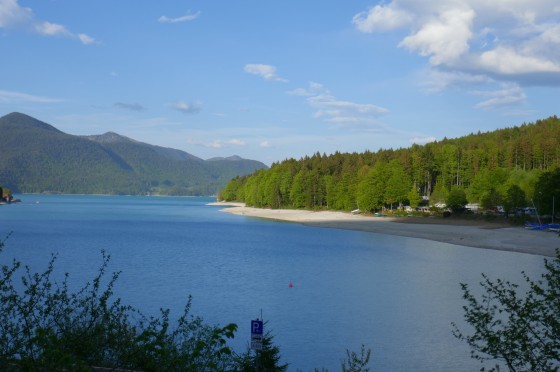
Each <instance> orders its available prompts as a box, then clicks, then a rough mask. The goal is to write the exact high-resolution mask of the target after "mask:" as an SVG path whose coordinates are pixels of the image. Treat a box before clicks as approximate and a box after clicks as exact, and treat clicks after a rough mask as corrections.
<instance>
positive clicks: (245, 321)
mask: <svg viewBox="0 0 560 372" xmlns="http://www.w3.org/2000/svg"><path fill="white" fill-rule="evenodd" d="M18 197H20V198H21V199H23V203H20V204H14V205H8V206H0V237H1V238H3V237H4V236H6V235H7V234H8V232H10V231H12V232H13V234H12V235H11V237H10V238H9V240H8V241H7V243H6V248H5V250H6V251H5V253H3V254H2V255H1V256H0V261H1V262H2V263H5V262H6V261H7V260H8V259H11V257H17V258H18V259H20V260H21V261H23V263H25V264H28V265H29V266H30V267H31V268H32V269H34V270H44V268H45V264H46V263H47V262H48V260H49V259H50V257H51V253H57V254H58V260H57V263H56V268H57V270H59V272H60V273H63V272H69V273H70V274H71V279H72V280H73V281H75V283H76V285H79V284H83V283H84V282H85V281H86V280H91V278H92V277H93V276H94V275H95V274H96V272H97V268H98V267H99V265H100V264H101V261H102V259H101V257H102V256H101V253H100V252H101V250H102V249H104V250H106V251H107V252H108V253H109V254H110V255H111V257H112V259H111V263H110V270H112V271H122V274H121V277H120V279H119V282H118V284H117V288H116V292H117V293H116V294H117V296H119V297H121V298H122V299H123V300H124V301H125V302H126V303H128V304H131V305H133V306H135V307H137V308H139V309H140V310H141V311H143V312H144V313H147V314H154V315H157V314H158V311H159V308H162V307H163V308H170V309H171V310H172V315H173V314H175V315H176V316H179V315H180V313H181V310H182V308H183V306H184V305H185V303H186V301H187V298H188V296H189V295H192V296H193V306H192V313H193V314H194V315H200V316H202V317H203V318H204V319H205V321H206V322H208V323H212V324H221V325H225V324H227V323H230V322H234V323H237V324H238V325H239V331H238V334H237V337H236V339H235V340H234V343H233V345H234V347H235V348H236V350H238V351H244V349H245V347H246V345H247V342H248V341H249V336H250V327H249V325H250V320H251V319H255V318H257V317H260V314H261V311H262V314H263V317H264V319H265V321H268V324H267V329H269V330H272V332H273V334H274V336H275V343H276V344H277V345H279V347H280V350H281V354H282V358H283V361H284V362H288V363H290V368H289V370H290V371H296V370H297V369H300V370H302V371H310V370H313V369H314V368H319V369H321V368H328V369H329V370H330V371H338V370H340V360H341V359H342V358H343V357H344V356H345V350H346V349H351V350H355V351H359V349H360V345H361V344H365V345H366V346H367V347H369V348H371V349H372V361H371V363H370V366H371V368H372V370H373V371H475V370H479V369H480V367H481V366H480V364H479V363H478V362H476V361H474V360H472V359H471V358H470V354H469V349H468V348H467V347H466V346H465V345H464V344H462V343H461V342H459V341H457V340H456V339H455V338H454V337H453V336H452V334H451V326H450V323H451V322H457V323H459V324H461V321H462V309H461V306H462V305H463V301H462V299H461V291H460V288H459V283H461V282H464V283H470V284H471V285H472V286H475V287H476V286H477V283H478V282H479V281H480V279H481V276H480V274H481V273H482V272H485V273H488V274H491V275H490V276H491V277H496V278H498V277H500V278H505V279H511V280H513V281H516V282H519V283H520V282H521V276H520V272H521V271H522V270H525V271H526V272H527V273H528V274H529V275H530V276H532V277H534V278H536V277H537V276H538V275H540V273H542V272H543V257H541V256H532V255H527V254H519V253H509V252H499V251H490V250H482V249H476V248H467V247H461V246H455V245H450V244H444V243H437V242H430V241H426V240H421V239H413V238H405V237H396V236H389V235H383V234H374V233H364V232H353V231H344V230H336V229H321V228H313V227H306V226H303V225H298V224H293V223H283V222H276V221H268V220H263V219H257V218H250V217H244V216H234V215H230V214H228V213H223V212H220V211H219V209H220V208H219V207H210V206H206V205H205V204H206V203H208V202H211V201H213V199H211V198H171V197H169V198H156V197H125V196H53V195H49V196H46V195H21V196H18ZM290 282H292V283H293V287H292V288H289V287H288V284H289V283H290Z"/></svg>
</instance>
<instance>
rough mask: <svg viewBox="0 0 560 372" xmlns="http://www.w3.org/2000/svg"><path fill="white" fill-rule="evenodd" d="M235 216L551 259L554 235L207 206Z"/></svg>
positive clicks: (470, 224)
mask: <svg viewBox="0 0 560 372" xmlns="http://www.w3.org/2000/svg"><path fill="white" fill-rule="evenodd" d="M211 205H217V206H223V207H225V208H223V209H222V211H224V212H227V213H232V214H237V215H243V216H249V217H259V218H268V219H275V220H281V221H291V222H297V223H301V224H304V225H308V226H315V227H324V228H335V229H344V230H356V231H366V232H374V233H382V234H389V235H399V236H407V237H412V238H419V239H427V240H432V241H438V242H444V243H449V244H456V245H462V246H467V247H475V248H486V249H496V250H502V251H510V252H520V253H529V254H536V255H541V256H549V257H553V256H555V251H556V249H560V237H559V236H558V234H556V233H552V232H546V231H534V230H527V229H525V228H523V227H511V226H508V225H506V224H500V223H494V222H485V221H478V220H476V221H473V220H460V219H454V218H452V219H444V218H429V217H372V216H363V215H353V214H350V213H344V212H331V211H319V212H314V211H305V210H291V209H260V208H251V207H245V206H244V205H243V204H241V203H211Z"/></svg>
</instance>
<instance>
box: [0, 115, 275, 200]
mask: <svg viewBox="0 0 560 372" xmlns="http://www.w3.org/2000/svg"><path fill="white" fill-rule="evenodd" d="M0 133H1V134H0V159H2V162H0V184H2V185H4V186H6V187H8V188H10V189H11V190H12V191H13V192H23V193H37V192H55V193H73V194H75V193H83V194H131V195H144V194H147V193H150V194H158V195H211V194H215V193H216V192H217V191H218V190H220V189H221V188H223V187H224V186H225V184H226V183H227V181H228V180H230V179H231V178H233V177H236V176H239V175H245V174H249V173H252V172H254V171H255V170H258V169H261V168H266V165H264V164H263V163H261V162H258V161H255V160H247V159H242V158H239V157H237V156H235V157H230V158H226V159H220V160H211V161H210V160H202V159H200V158H198V157H196V156H194V155H191V154H189V153H187V152H184V151H180V150H176V149H172V148H165V147H161V146H154V145H150V144H147V143H143V142H139V141H136V140H133V139H131V138H128V137H125V136H121V135H119V134H117V133H113V132H108V133H105V134H102V135H93V136H75V135H70V134H67V133H64V132H62V131H60V130H58V129H56V128H55V127H53V126H52V125H49V124H47V123H44V122H42V121H40V120H37V119H35V118H32V117H30V116H28V115H25V114H21V113H11V114H8V115H6V116H3V117H1V118H0Z"/></svg>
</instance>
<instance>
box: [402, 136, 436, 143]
mask: <svg viewBox="0 0 560 372" xmlns="http://www.w3.org/2000/svg"><path fill="white" fill-rule="evenodd" d="M435 140H436V138H435V137H433V136H425V137H413V138H410V139H409V140H408V141H409V142H410V143H411V144H414V143H415V144H417V145H425V144H427V143H430V142H435Z"/></svg>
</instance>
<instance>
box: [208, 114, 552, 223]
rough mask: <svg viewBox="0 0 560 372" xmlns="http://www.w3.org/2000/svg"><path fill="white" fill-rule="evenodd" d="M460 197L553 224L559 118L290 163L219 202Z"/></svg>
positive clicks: (369, 206) (327, 203)
mask: <svg viewBox="0 0 560 372" xmlns="http://www.w3.org/2000/svg"><path fill="white" fill-rule="evenodd" d="M457 195H458V196H459V199H460V201H461V203H459V204H463V205H462V206H463V207H464V206H465V205H466V204H467V203H472V204H476V205H477V206H479V207H480V210H482V211H486V212H495V213H497V212H498V211H500V212H504V213H505V214H506V216H508V215H512V214H514V213H515V210H516V209H517V208H526V207H535V209H536V210H537V211H538V213H539V214H540V215H548V216H550V217H552V215H553V213H557V209H558V208H555V203H556V202H557V201H560V119H558V118H557V117H556V116H553V117H550V118H548V119H545V120H539V121H537V122H535V123H531V124H523V125H521V126H515V127H512V128H506V129H500V130H496V131H493V132H487V133H480V132H479V133H476V134H474V133H473V134H470V135H468V136H464V137H460V138H457V139H447V138H445V139H443V140H442V141H436V142H432V143H428V144H426V145H422V146H421V145H413V146H411V147H409V148H402V149H397V150H393V149H383V150H379V151H377V152H370V151H366V152H363V153H339V152H336V153H334V154H332V155H326V154H320V153H316V154H314V155H312V156H306V157H303V158H301V159H299V160H295V159H286V160H284V161H281V162H278V163H274V164H272V166H271V167H270V169H267V170H265V169H261V170H258V171H256V172H254V173H253V174H251V175H247V176H241V177H237V178H235V179H233V180H231V181H230V182H229V183H228V184H227V185H226V187H225V188H224V189H223V190H222V191H221V192H220V193H219V195H218V199H219V200H225V201H238V202H244V203H246V205H247V206H253V207H259V208H273V209H276V208H294V209H311V210H324V209H328V210H338V211H352V210H359V211H362V212H363V211H365V212H374V213H375V212H380V211H385V210H392V209H397V208H399V207H401V208H402V207H403V206H410V208H412V209H416V208H417V207H419V206H420V207H421V206H425V207H429V206H435V205H445V204H446V202H449V199H450V198H451V199H453V198H454V197H455V198H456V197H457ZM458 207H461V205H458ZM459 209H461V208H457V210H459Z"/></svg>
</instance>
